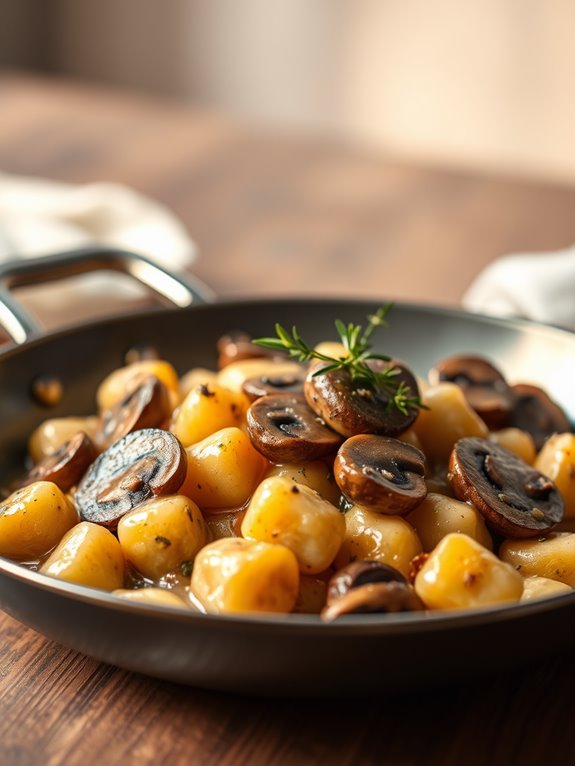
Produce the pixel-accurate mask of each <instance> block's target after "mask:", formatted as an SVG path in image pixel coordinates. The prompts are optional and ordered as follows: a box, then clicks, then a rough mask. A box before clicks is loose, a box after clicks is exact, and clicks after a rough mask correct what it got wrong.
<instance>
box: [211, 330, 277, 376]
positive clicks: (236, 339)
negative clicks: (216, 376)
mask: <svg viewBox="0 0 575 766" xmlns="http://www.w3.org/2000/svg"><path fill="white" fill-rule="evenodd" d="M216 347H217V350H218V369H219V370H223V368H224V367H227V366H228V364H231V363H232V362H241V361H242V360H244V359H270V358H275V357H278V356H281V357H282V358H285V356H283V355H280V354H278V352H277V351H273V350H271V349H268V348H263V347H262V346H256V344H255V343H252V338H251V335H248V334H247V333H246V332H243V331H242V330H232V332H229V333H227V334H226V335H222V337H221V338H220V339H219V340H218V342H217V346H216Z"/></svg>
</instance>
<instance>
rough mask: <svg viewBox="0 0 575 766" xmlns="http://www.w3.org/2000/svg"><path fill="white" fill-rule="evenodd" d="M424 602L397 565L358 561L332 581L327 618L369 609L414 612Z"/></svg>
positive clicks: (324, 617)
mask: <svg viewBox="0 0 575 766" xmlns="http://www.w3.org/2000/svg"><path fill="white" fill-rule="evenodd" d="M421 609H424V606H423V603H422V602H421V599H420V598H419V596H418V595H417V594H416V593H415V591H414V590H413V588H412V587H411V586H410V585H409V583H408V582H407V580H406V579H405V577H404V576H403V575H402V574H401V572H398V571H397V569H394V568H393V567H390V566H388V565H387V564H382V563H380V562H379V561H354V562H353V563H351V564H348V566H346V567H344V568H343V569H340V570H339V571H338V572H336V573H335V574H334V575H333V577H332V578H331V579H330V581H329V583H328V589H327V601H326V606H325V608H324V609H323V611H322V613H321V617H322V619H323V620H326V621H328V622H329V621H331V620H334V619H336V617H342V616H344V615H346V614H359V613H365V612H380V613H382V612H383V613H390V612H410V611H417V610H421Z"/></svg>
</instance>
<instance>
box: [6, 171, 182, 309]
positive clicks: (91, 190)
mask: <svg viewBox="0 0 575 766" xmlns="http://www.w3.org/2000/svg"><path fill="white" fill-rule="evenodd" d="M95 243H97V244H101V245H109V246H112V247H118V248H121V249H124V250H130V251H132V252H135V253H139V254H141V255H145V256H147V257H148V258H150V259H151V260H155V261H157V262H158V263H160V264H161V265H163V266H165V267H167V268H168V269H170V270H172V271H179V270H181V269H183V268H185V267H186V266H189V264H190V263H191V262H192V261H193V259H194V257H195V255H196V247H195V245H194V243H193V242H192V240H191V239H190V237H189V236H188V234H187V232H186V230H185V229H184V227H183V226H182V224H181V223H180V222H179V221H178V220H177V218H175V216H173V215H172V214H171V213H170V212H169V211H168V210H167V209H166V208H164V207H163V206H162V205H160V204H159V203H157V202H155V201H153V200H151V199H149V198H147V197H144V196H142V195H141V194H138V193H136V192H134V191H132V190H131V189H128V188H126V187H125V186H121V185H120V184H115V183H94V184H87V185H84V186H75V185H73V184H66V183H60V182H55V181H48V180H45V179H41V178H27V177H20V176H13V175H8V174H5V173H0V263H4V262H5V261H7V260H13V259H18V258H31V257H38V256H42V255H48V254H50V253H55V252H57V251H62V250H72V249H74V248H79V247H84V246H87V245H90V244H95ZM89 285H90V289H91V290H94V289H96V290H98V289H102V287H103V286H104V285H105V286H106V289H107V295H108V296H109V295H110V292H111V293H112V294H113V297H123V296H124V297H125V296H129V295H136V294H137V293H138V290H139V288H138V287H137V286H136V285H132V286H131V285H130V284H129V283H128V282H127V281H120V280H118V281H117V282H116V283H113V284H112V285H110V280H109V278H108V279H107V282H106V278H105V277H103V276H100V277H97V276H94V277H91V278H90V281H89ZM54 295H55V293H54Z"/></svg>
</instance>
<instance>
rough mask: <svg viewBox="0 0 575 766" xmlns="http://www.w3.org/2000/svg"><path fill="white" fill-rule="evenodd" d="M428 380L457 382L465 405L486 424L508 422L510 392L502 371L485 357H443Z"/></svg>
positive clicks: (432, 381) (430, 373) (494, 425)
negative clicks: (463, 396)
mask: <svg viewBox="0 0 575 766" xmlns="http://www.w3.org/2000/svg"><path fill="white" fill-rule="evenodd" d="M429 381H430V383H431V384H432V385H436V384H437V383H441V382H449V383H455V384H456V385H458V386H459V387H460V388H461V389H462V391H463V393H464V394H465V398H466V399H467V402H468V404H469V406H470V407H471V408H472V409H474V410H475V412H477V414H478V415H479V417H481V418H482V419H483V420H484V421H485V423H486V425H487V426H488V427H489V428H491V429H498V428H502V427H503V426H505V425H506V424H507V423H508V422H509V417H510V415H511V411H512V409H513V392H512V390H511V387H510V386H509V385H508V383H507V381H506V380H505V378H504V377H503V374H502V373H501V372H500V371H499V370H498V369H497V368H496V367H495V366H494V365H493V364H491V362H489V361H488V360H487V359H484V358H483V357H480V356H468V355H465V354H455V355H453V356H449V357H446V358H445V359H442V360H441V361H439V362H437V363H436V364H435V365H434V366H433V367H432V368H431V370H430V371H429Z"/></svg>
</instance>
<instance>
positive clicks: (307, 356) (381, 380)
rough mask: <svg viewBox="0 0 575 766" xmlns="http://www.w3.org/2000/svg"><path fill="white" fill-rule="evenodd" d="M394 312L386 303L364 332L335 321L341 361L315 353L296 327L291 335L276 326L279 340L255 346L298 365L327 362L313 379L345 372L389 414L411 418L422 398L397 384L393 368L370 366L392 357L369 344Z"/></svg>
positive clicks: (259, 340) (370, 318)
mask: <svg viewBox="0 0 575 766" xmlns="http://www.w3.org/2000/svg"><path fill="white" fill-rule="evenodd" d="M391 308H392V304H391V303H386V304H385V305H384V306H381V307H380V308H378V309H377V311H376V312H375V314H370V315H368V317H367V326H366V327H365V329H364V327H363V325H359V324H353V322H349V323H348V324H345V322H342V321H341V320H340V319H336V321H335V329H336V330H337V333H338V335H339V337H340V340H341V343H342V345H343V347H344V349H345V354H344V355H343V356H340V357H334V356H329V355H327V354H322V353H321V352H319V351H316V349H314V348H312V347H311V346H309V345H308V344H307V343H306V342H305V340H304V339H303V338H302V337H301V335H300V334H299V332H298V330H297V328H296V327H295V326H294V327H292V330H291V335H290V333H289V332H288V331H287V330H286V329H285V328H284V327H282V325H281V324H279V323H277V324H276V326H275V331H276V335H277V337H276V338H257V339H256V340H254V341H253V343H256V344H257V345H258V346H263V347H264V348H270V349H273V350H277V351H287V353H288V355H289V356H290V357H291V358H292V359H295V360H297V361H298V362H310V361H311V360H312V359H319V360H320V361H322V362H325V363H326V365H325V367H322V368H321V369H319V370H317V371H316V372H315V373H314V377H317V376H318V375H326V374H327V373H328V372H333V371H334V370H346V371H347V372H348V373H349V376H350V377H351V380H352V383H353V384H354V385H355V386H356V387H358V388H359V387H366V388H370V389H372V390H374V391H376V392H378V393H380V394H382V395H383V396H384V397H385V398H386V399H387V408H388V410H391V409H392V408H394V407H395V408H396V409H397V410H399V412H401V413H402V414H404V415H408V414H409V411H410V410H415V409H419V408H421V407H422V404H421V401H420V399H419V396H416V395H413V392H412V390H411V388H410V387H409V386H408V385H407V384H406V383H405V382H404V381H401V380H397V376H398V375H399V374H400V372H401V370H400V369H399V368H398V367H395V366H394V365H392V364H390V365H389V366H387V367H385V368H384V369H382V370H374V369H373V368H372V367H370V366H369V364H367V362H368V361H370V360H373V359H379V360H381V361H384V362H390V361H391V357H389V356H386V355H385V354H374V353H372V351H371V348H372V345H371V342H370V341H371V336H372V334H373V332H374V330H376V329H377V328H378V327H387V315H388V314H389V312H390V310H391Z"/></svg>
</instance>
